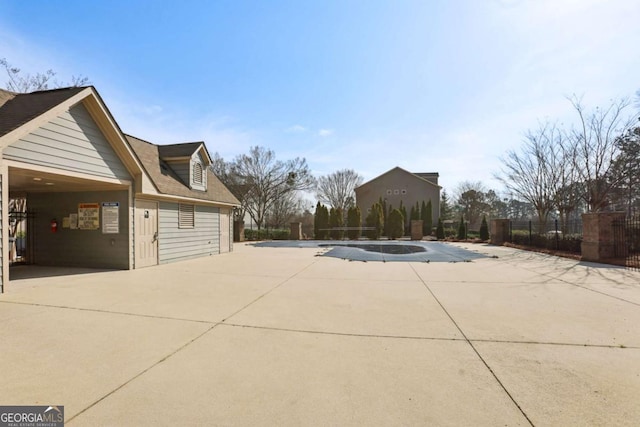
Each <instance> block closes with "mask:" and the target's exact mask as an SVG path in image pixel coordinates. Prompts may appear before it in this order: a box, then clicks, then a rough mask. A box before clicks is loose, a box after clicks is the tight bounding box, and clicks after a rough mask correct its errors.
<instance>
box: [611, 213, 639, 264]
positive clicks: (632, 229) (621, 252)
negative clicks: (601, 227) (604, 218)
mask: <svg viewBox="0 0 640 427" xmlns="http://www.w3.org/2000/svg"><path fill="white" fill-rule="evenodd" d="M612 228H613V245H614V248H613V251H614V256H615V257H616V260H620V261H621V263H622V264H623V265H625V266H626V267H628V268H631V269H634V270H640V215H629V216H627V217H626V218H624V219H619V220H615V221H613V224H612Z"/></svg>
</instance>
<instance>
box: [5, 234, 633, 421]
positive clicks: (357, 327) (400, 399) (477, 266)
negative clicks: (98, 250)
mask: <svg viewBox="0 0 640 427" xmlns="http://www.w3.org/2000/svg"><path fill="white" fill-rule="evenodd" d="M451 247H455V248H458V249H465V250H468V251H471V252H474V253H478V254H481V255H483V257H481V258H477V259H473V260H471V262H455V263H454V262H430V263H426V262H390V263H382V262H366V263H365V262H349V261H347V260H343V259H339V258H335V257H326V256H318V255H322V253H323V252H324V251H326V248H324V249H323V248H318V247H306V248H292V247H256V246H255V245H251V244H236V246H235V250H234V252H233V253H229V254H224V255H218V256H213V257H207V258H200V259H195V260H191V261H185V262H179V263H174V264H168V265H161V266H157V267H150V268H144V269H139V270H131V271H110V272H92V271H86V270H85V271H81V272H80V273H82V274H73V275H65V272H66V273H73V272H72V271H68V272H67V271H66V270H65V269H59V270H58V273H59V274H60V275H58V276H53V277H42V278H32V279H29V278H24V279H22V280H14V281H12V282H10V283H9V284H8V286H7V290H8V293H6V294H4V295H0V342H1V343H2V344H1V346H2V347H1V350H2V351H0V378H2V381H1V384H2V386H0V404H3V405H8V404H14V405H30V404H39V405H49V404H56V405H64V407H65V416H66V420H67V423H66V425H69V426H96V425H98V426H99V425H105V426H107V425H109V426H111V425H118V426H139V425H176V424H177V425H278V426H280V425H292V426H293V425H295V426H299V425H323V426H324V425H452V426H459V425H473V426H497V425H508V426H518V425H523V426H526V425H540V426H542V425H558V426H560V425H562V426H565V425H594V426H595V425H616V426H620V425H629V426H635V425H639V424H640V405H638V396H640V273H638V272H633V271H629V270H625V269H622V268H618V267H612V266H605V265H599V264H590V263H581V262H577V261H574V260H569V259H563V258H555V257H551V256H547V255H542V254H537V253H530V252H524V251H520V250H516V249H511V248H505V247H493V246H488V245H471V244H451ZM53 270H55V269H51V272H54V271H53Z"/></svg>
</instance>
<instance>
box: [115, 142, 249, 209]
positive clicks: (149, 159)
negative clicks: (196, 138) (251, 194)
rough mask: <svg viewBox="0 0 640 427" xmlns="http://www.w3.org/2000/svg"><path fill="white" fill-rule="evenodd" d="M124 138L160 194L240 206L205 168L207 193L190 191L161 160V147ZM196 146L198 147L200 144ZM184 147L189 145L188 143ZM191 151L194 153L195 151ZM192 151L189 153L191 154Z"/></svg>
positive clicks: (209, 170) (229, 192)
mask: <svg viewBox="0 0 640 427" xmlns="http://www.w3.org/2000/svg"><path fill="white" fill-rule="evenodd" d="M125 137H126V138H127V141H128V142H129V145H130V146H131V148H132V149H133V151H134V153H135V154H136V156H138V159H139V160H140V162H141V163H142V166H143V167H144V169H145V171H146V172H147V175H149V178H151V181H152V182H153V183H154V185H155V186H156V189H157V190H158V191H159V192H160V193H162V194H166V195H172V196H182V197H190V198H194V199H200V200H206V201H209V202H219V203H225V204H232V205H239V204H240V202H239V201H238V199H236V197H235V196H234V195H233V194H232V193H231V191H229V189H228V188H227V187H226V186H225V185H224V184H223V183H222V182H221V181H220V180H219V179H218V177H216V176H215V175H214V174H213V172H211V169H209V168H207V191H197V190H192V189H190V188H189V186H188V185H187V184H185V183H184V182H183V181H182V180H181V179H180V177H179V176H178V175H177V174H176V173H175V172H174V171H173V169H171V167H170V166H169V165H168V164H167V163H166V162H165V161H164V160H162V159H161V157H160V151H161V150H162V147H163V146H162V145H155V144H152V143H151V142H147V141H144V140H142V139H139V138H136V137H134V136H131V135H126V134H125ZM197 144H198V145H199V144H201V143H197ZM174 145H179V144H174ZM186 145H190V143H188V144H186ZM193 151H195V149H194V150H193ZM193 151H191V154H192V153H193ZM189 155H190V154H189Z"/></svg>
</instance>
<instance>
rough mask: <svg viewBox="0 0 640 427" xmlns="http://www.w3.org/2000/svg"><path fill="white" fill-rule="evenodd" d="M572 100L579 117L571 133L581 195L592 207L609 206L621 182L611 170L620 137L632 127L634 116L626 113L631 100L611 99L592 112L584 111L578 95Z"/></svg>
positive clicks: (600, 209)
mask: <svg viewBox="0 0 640 427" xmlns="http://www.w3.org/2000/svg"><path fill="white" fill-rule="evenodd" d="M569 101H570V102H571V105H573V108H574V109H575V110H576V112H577V113H578V119H579V121H578V125H577V126H576V127H574V128H573V129H572V131H571V137H572V138H573V143H574V144H575V157H574V161H575V168H576V171H577V172H578V178H579V180H580V181H581V182H582V183H583V185H584V191H583V192H582V198H583V199H584V201H585V202H586V204H587V206H588V208H589V210H590V211H592V212H598V211H602V210H605V209H607V207H608V205H609V197H610V195H611V193H612V191H613V190H614V189H615V188H616V187H617V186H618V184H619V180H620V177H616V175H615V174H613V173H612V172H613V169H614V165H615V159H616V158H617V157H618V155H619V153H620V145H619V144H618V138H619V136H620V135H625V134H627V133H628V132H629V130H630V129H631V127H632V123H633V120H632V118H631V117H629V116H627V114H626V111H627V108H628V107H629V105H630V101H629V100H628V99H620V100H617V101H612V102H611V104H610V105H609V106H608V107H607V108H605V109H600V108H596V109H595V110H594V111H593V112H587V111H585V108H584V107H583V106H582V104H581V103H580V100H579V99H578V98H577V97H575V96H574V97H572V98H570V99H569Z"/></svg>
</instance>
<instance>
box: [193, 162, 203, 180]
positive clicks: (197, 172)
mask: <svg viewBox="0 0 640 427" xmlns="http://www.w3.org/2000/svg"><path fill="white" fill-rule="evenodd" d="M203 181H204V180H203V179H202V165H201V164H200V163H198V162H195V163H194V164H193V183H194V184H197V185H202V183H203Z"/></svg>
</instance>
